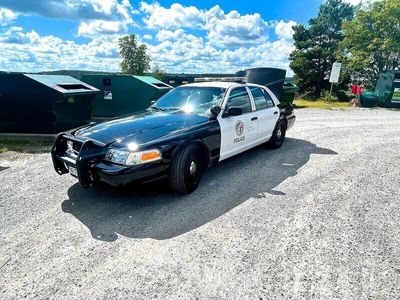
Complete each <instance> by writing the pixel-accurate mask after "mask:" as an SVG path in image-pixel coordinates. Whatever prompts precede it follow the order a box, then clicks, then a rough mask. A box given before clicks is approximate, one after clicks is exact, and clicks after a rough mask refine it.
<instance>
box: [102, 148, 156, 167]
mask: <svg viewBox="0 0 400 300" xmlns="http://www.w3.org/2000/svg"><path fill="white" fill-rule="evenodd" d="M105 158H106V160H108V161H111V162H113V163H116V164H120V165H128V166H135V165H141V164H145V163H149V162H153V161H157V160H160V159H161V158H162V157H161V153H160V151H158V150H155V149H154V150H147V151H140V152H129V151H124V150H117V149H110V150H109V151H108V152H107V154H106V157H105Z"/></svg>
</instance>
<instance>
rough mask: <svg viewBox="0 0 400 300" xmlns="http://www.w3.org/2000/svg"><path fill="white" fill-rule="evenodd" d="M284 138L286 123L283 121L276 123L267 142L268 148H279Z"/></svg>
mask: <svg viewBox="0 0 400 300" xmlns="http://www.w3.org/2000/svg"><path fill="white" fill-rule="evenodd" d="M285 136H286V123H285V121H282V120H281V121H278V123H277V124H276V126H275V129H274V132H273V133H272V136H271V139H270V140H269V141H268V146H270V147H271V148H275V149H277V148H280V147H281V146H282V144H283V141H284V140H285Z"/></svg>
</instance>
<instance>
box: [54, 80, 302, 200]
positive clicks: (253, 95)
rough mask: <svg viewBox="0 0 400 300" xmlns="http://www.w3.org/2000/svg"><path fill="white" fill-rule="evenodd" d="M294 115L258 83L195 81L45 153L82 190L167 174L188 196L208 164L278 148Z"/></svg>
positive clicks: (65, 138) (61, 138)
mask: <svg viewBox="0 0 400 300" xmlns="http://www.w3.org/2000/svg"><path fill="white" fill-rule="evenodd" d="M295 118H296V117H295V115H294V113H293V108H292V107H290V108H289V109H281V108H280V107H279V101H278V99H277V98H276V97H275V95H274V94H273V93H272V92H271V90H269V89H268V88H266V87H264V86H259V85H255V84H246V83H236V82H202V83H194V84H188V85H184V86H181V87H178V88H175V89H174V90H172V91H170V92H169V93H167V94H165V95H164V96H163V97H161V98H160V99H159V100H158V101H157V102H155V103H154V104H152V105H151V106H150V107H149V108H148V109H147V110H145V111H142V112H140V113H137V114H134V115H129V116H126V117H121V118H118V119H114V120H111V121H108V122H104V123H100V124H90V125H87V126H85V127H81V128H79V129H75V130H72V131H70V132H66V133H62V134H60V135H58V137H57V139H56V142H55V144H54V146H53V148H52V152H51V153H52V158H53V164H54V168H55V170H56V172H57V173H58V174H60V175H61V174H65V173H68V172H69V173H70V174H71V175H73V176H75V177H77V178H78V179H79V182H80V184H81V185H82V186H83V187H90V186H92V185H93V184H94V183H96V182H99V181H102V182H105V183H108V184H110V185H112V186H120V185H126V184H128V183H130V182H134V181H140V182H150V181H154V180H158V179H161V178H168V182H169V186H170V187H171V189H173V190H174V191H177V192H179V193H182V194H188V193H191V192H193V191H194V190H195V189H196V188H197V187H198V185H199V183H200V179H201V177H202V174H203V172H204V171H205V170H206V169H207V168H208V167H210V166H212V165H213V164H216V163H218V162H220V161H223V160H225V159H227V158H230V157H232V156H234V155H237V154H239V153H241V152H244V151H246V150H248V149H251V148H253V147H255V146H258V145H260V144H264V143H267V144H269V145H270V146H271V147H273V148H279V147H280V146H281V145H282V143H283V141H284V139H285V134H286V131H287V130H288V129H289V128H290V127H292V126H293V124H294V122H295Z"/></svg>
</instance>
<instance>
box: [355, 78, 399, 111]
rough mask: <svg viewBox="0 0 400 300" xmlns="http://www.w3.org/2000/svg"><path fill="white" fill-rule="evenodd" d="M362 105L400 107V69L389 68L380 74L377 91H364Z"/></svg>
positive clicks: (361, 99)
mask: <svg viewBox="0 0 400 300" xmlns="http://www.w3.org/2000/svg"><path fill="white" fill-rule="evenodd" d="M360 102H361V106H364V107H373V106H382V107H389V108H400V71H398V70H396V71H394V70H389V71H384V72H382V73H380V74H379V78H378V82H377V83H376V86H375V91H374V92H371V91H364V92H363V94H362V95H361V97H360Z"/></svg>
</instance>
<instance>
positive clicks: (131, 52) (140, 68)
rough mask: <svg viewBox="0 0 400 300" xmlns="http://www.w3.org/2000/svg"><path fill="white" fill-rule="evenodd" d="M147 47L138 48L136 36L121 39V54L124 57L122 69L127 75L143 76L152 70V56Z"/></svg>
mask: <svg viewBox="0 0 400 300" xmlns="http://www.w3.org/2000/svg"><path fill="white" fill-rule="evenodd" d="M146 50H147V47H146V45H144V44H142V45H140V46H138V42H137V38H136V36H135V35H134V34H131V35H127V36H123V37H121V38H120V39H119V54H120V55H121V57H122V62H121V69H122V72H123V73H125V74H132V75H143V74H144V73H146V72H147V71H148V70H150V61H151V60H150V56H149V55H148V54H147V53H146Z"/></svg>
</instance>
